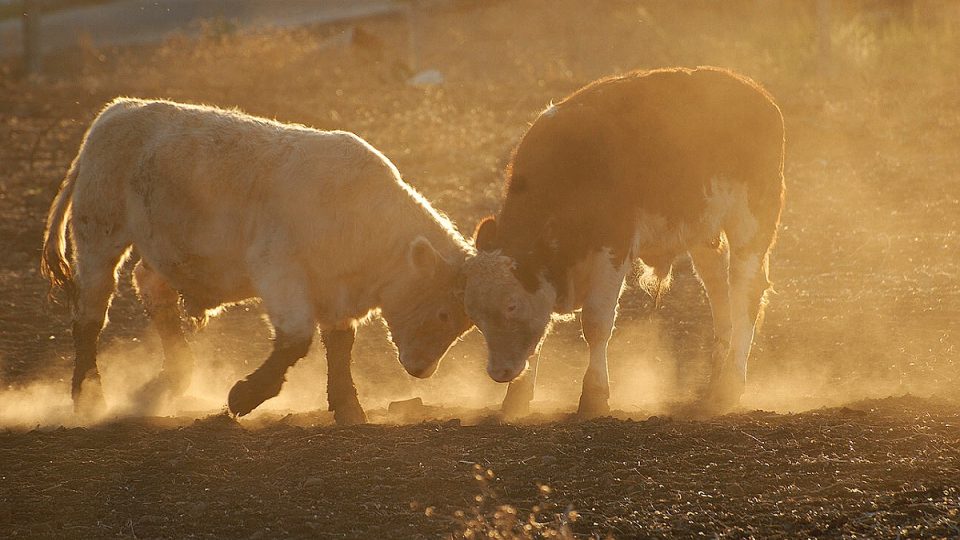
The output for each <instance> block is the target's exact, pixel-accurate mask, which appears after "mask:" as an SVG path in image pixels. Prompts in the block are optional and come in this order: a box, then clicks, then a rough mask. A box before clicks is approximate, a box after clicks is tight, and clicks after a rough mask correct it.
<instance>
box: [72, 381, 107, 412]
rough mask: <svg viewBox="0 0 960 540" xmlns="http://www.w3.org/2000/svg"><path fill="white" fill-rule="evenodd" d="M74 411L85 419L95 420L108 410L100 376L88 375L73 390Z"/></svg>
mask: <svg viewBox="0 0 960 540" xmlns="http://www.w3.org/2000/svg"><path fill="white" fill-rule="evenodd" d="M73 412H74V414H76V415H77V416H79V417H80V418H81V419H83V420H93V419H96V418H99V417H100V416H103V414H104V413H106V412H107V401H106V400H105V399H104V398H103V388H102V387H101V386H100V377H99V376H96V377H88V378H87V379H86V380H85V381H83V382H82V383H81V384H79V385H76V387H75V389H74V391H73Z"/></svg>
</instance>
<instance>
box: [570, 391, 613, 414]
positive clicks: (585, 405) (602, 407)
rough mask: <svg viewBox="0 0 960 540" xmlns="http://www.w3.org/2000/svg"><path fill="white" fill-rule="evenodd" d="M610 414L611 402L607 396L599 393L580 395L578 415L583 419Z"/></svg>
mask: <svg viewBox="0 0 960 540" xmlns="http://www.w3.org/2000/svg"><path fill="white" fill-rule="evenodd" d="M608 414H610V404H609V403H608V401H607V396H605V395H603V394H600V393H599V392H598V393H586V392H585V393H583V394H581V395H580V406H579V407H577V416H579V417H580V418H583V419H588V418H596V417H598V416H606V415H608Z"/></svg>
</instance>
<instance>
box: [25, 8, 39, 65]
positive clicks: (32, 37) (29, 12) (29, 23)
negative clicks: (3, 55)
mask: <svg viewBox="0 0 960 540" xmlns="http://www.w3.org/2000/svg"><path fill="white" fill-rule="evenodd" d="M39 4H40V2H39V1H38V0H23V17H22V20H23V70H24V72H25V73H26V75H27V76H30V75H38V74H39V73H40V71H41V70H42V69H43V66H42V64H41V54H40V11H41V10H40V7H41V6H40V5H39Z"/></svg>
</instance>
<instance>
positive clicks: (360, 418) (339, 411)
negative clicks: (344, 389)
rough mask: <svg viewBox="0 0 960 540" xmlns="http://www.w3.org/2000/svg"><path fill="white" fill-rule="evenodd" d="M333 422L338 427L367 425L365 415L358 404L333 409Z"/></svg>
mask: <svg viewBox="0 0 960 540" xmlns="http://www.w3.org/2000/svg"><path fill="white" fill-rule="evenodd" d="M333 420H334V421H335V422H336V423H337V425H338V426H356V425H358V424H366V423H367V414H366V413H365V412H363V408H362V407H360V404H359V403H356V404H352V405H349V406H343V405H341V406H339V407H334V409H333Z"/></svg>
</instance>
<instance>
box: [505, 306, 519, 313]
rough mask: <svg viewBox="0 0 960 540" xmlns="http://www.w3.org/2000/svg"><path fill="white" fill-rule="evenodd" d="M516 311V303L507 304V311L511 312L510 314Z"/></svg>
mask: <svg viewBox="0 0 960 540" xmlns="http://www.w3.org/2000/svg"><path fill="white" fill-rule="evenodd" d="M516 311H517V305H516V304H509V305H508V306H507V313H511V314H512V313H514V312H516Z"/></svg>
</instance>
